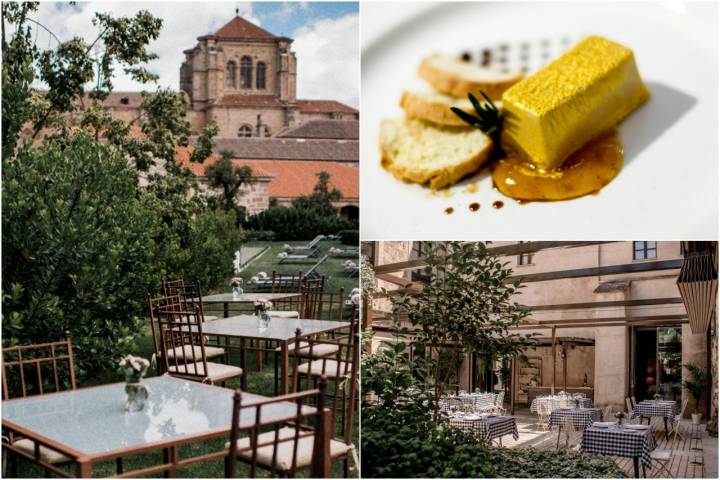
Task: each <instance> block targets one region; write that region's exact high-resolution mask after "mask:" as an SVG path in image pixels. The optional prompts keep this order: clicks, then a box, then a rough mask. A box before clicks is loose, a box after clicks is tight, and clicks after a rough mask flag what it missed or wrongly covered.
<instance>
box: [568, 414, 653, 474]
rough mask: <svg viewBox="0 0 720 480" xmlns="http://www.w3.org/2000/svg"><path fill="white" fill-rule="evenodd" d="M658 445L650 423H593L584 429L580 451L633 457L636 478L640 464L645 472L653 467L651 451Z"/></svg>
mask: <svg viewBox="0 0 720 480" xmlns="http://www.w3.org/2000/svg"><path fill="white" fill-rule="evenodd" d="M656 447H657V443H656V441H655V434H654V433H653V431H652V429H651V428H650V427H649V426H648V425H632V424H627V423H626V424H623V425H622V426H618V425H615V424H612V423H611V422H607V423H604V424H598V423H596V424H593V425H591V426H589V427H588V428H586V429H585V430H584V431H583V435H582V441H581V442H580V451H581V452H583V453H597V454H601V455H610V456H617V457H627V458H632V459H633V467H634V473H635V478H639V476H640V472H639V464H642V467H643V474H644V473H645V469H646V468H651V462H652V459H651V456H650V452H651V451H653V450H654V449H655V448H656Z"/></svg>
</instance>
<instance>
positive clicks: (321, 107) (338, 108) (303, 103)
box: [297, 100, 358, 113]
mask: <svg viewBox="0 0 720 480" xmlns="http://www.w3.org/2000/svg"><path fill="white" fill-rule="evenodd" d="M297 106H298V107H299V108H300V111H301V112H304V113H358V111H357V110H356V109H354V108H352V107H350V106H348V105H345V104H344V103H340V102H337V101H335V100H298V101H297Z"/></svg>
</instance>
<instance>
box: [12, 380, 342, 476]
mask: <svg viewBox="0 0 720 480" xmlns="http://www.w3.org/2000/svg"><path fill="white" fill-rule="evenodd" d="M143 383H144V384H145V385H146V387H147V388H148V391H149V396H148V399H147V400H146V402H145V405H144V408H143V409H142V410H140V411H133V412H129V411H126V410H125V399H126V393H125V383H113V384H107V385H99V386H93V387H88V388H80V389H75V390H65V391H61V392H57V393H49V394H45V395H36V396H30V397H24V398H17V399H11V400H4V401H3V402H2V427H3V430H4V432H6V433H5V435H8V436H9V437H10V438H14V439H29V440H30V441H32V442H33V443H34V445H36V448H35V452H34V454H30V453H28V451H27V450H23V449H20V448H18V447H15V446H13V443H12V442H13V441H15V440H11V441H10V443H5V442H4V444H3V447H4V448H6V449H9V450H10V451H11V452H12V454H14V455H18V456H20V457H22V458H25V459H26V460H28V461H30V462H33V463H36V464H38V465H40V466H42V467H43V468H45V470H46V472H52V473H54V474H56V475H59V476H63V477H70V478H72V477H91V476H92V474H93V466H94V465H96V464H98V463H101V462H106V461H111V460H118V459H122V458H123V457H127V456H130V455H136V454H140V453H144V452H150V451H162V452H163V463H162V464H159V465H152V466H147V467H144V468H141V469H139V470H135V471H133V472H122V471H121V470H122V469H121V467H120V466H121V465H122V463H121V462H120V461H118V470H120V471H119V472H118V473H121V474H122V475H123V476H126V477H127V476H135V477H137V476H141V475H152V474H160V473H164V474H165V475H166V476H173V475H174V473H175V470H176V469H177V468H178V467H181V466H186V465H189V464H192V463H199V462H204V461H209V460H214V459H220V458H224V457H226V456H227V453H228V452H227V449H225V448H223V450H222V451H219V452H216V453H214V454H207V455H202V456H199V457H190V458H183V459H181V458H179V452H178V450H179V447H180V446H181V445H186V444H189V443H194V442H200V441H204V440H208V439H213V438H221V437H227V438H228V439H229V438H230V437H229V435H230V430H231V424H232V408H233V394H234V391H233V390H230V389H226V388H222V387H219V386H214V385H208V384H204V383H199V382H193V381H189V380H183V379H179V378H175V377H171V376H168V375H163V376H159V377H152V378H147V379H145V380H143ZM268 398H269V397H265V396H262V395H256V394H252V393H247V392H243V393H242V397H241V402H242V403H241V404H242V405H247V404H253V403H256V402H260V401H264V400H267V399H268ZM301 408H302V409H303V410H302V411H303V413H312V412H315V408H314V407H310V406H302V407H301ZM297 409H298V405H297V403H295V402H292V401H287V402H283V401H280V402H273V403H270V404H267V405H266V406H264V407H263V408H262V409H260V413H259V415H260V418H259V420H260V421H261V422H263V423H266V422H273V421H282V419H284V418H288V417H292V416H294V415H295V414H296V413H297ZM256 410H257V409H253V408H245V409H241V411H240V427H241V428H248V427H249V426H252V425H254V424H256V423H257V421H258V418H257V417H256V415H258V414H257V411H256ZM328 447H329V444H328ZM46 449H48V450H49V451H52V452H54V453H59V454H61V455H62V456H64V457H66V458H65V462H63V463H66V464H71V465H74V471H73V472H68V471H67V470H65V469H62V468H59V467H58V466H57V465H54V464H49V463H48V462H47V461H45V460H43V458H42V455H41V452H46V451H48V450H46Z"/></svg>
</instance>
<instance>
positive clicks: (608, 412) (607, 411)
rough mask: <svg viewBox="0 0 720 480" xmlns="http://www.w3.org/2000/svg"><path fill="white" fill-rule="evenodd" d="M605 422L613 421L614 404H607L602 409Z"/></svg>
mask: <svg viewBox="0 0 720 480" xmlns="http://www.w3.org/2000/svg"><path fill="white" fill-rule="evenodd" d="M602 413H603V422H612V405H605V408H603V410H602Z"/></svg>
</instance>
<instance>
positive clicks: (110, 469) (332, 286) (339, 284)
mask: <svg viewBox="0 0 720 480" xmlns="http://www.w3.org/2000/svg"><path fill="white" fill-rule="evenodd" d="M285 243H290V244H293V242H271V243H270V245H271V249H270V250H269V251H267V252H265V253H264V254H263V255H262V257H261V258H259V259H257V260H255V261H254V262H253V263H252V264H251V265H250V266H249V268H247V269H246V270H245V271H243V272H242V273H241V274H240V276H242V277H243V278H245V279H249V278H250V277H251V276H252V275H255V274H256V273H257V272H259V271H265V272H267V273H268V275H270V274H272V271H273V270H275V271H279V272H293V271H295V272H297V271H300V270H302V271H307V269H309V268H310V267H311V265H281V264H278V263H277V262H278V260H279V259H278V258H277V254H278V253H279V252H281V251H282V247H283V245H284V244H285ZM294 243H296V244H297V243H300V244H302V243H305V242H294ZM331 246H335V247H337V248H343V247H344V246H343V245H342V244H341V243H340V242H322V243H321V249H322V251H323V252H326V251H327V250H328V249H329V248H330V247H331ZM345 260H346V259H335V258H328V259H327V260H326V261H325V263H323V264H322V265H321V266H320V267H319V268H318V272H319V273H320V274H322V275H325V276H326V278H327V282H328V283H327V286H326V291H337V290H338V289H340V288H344V289H345V296H347V294H348V293H349V292H350V290H352V289H353V288H355V287H357V286H358V277H347V276H346V275H345V272H344V271H343V268H342V264H343V263H344V262H345ZM353 261H355V260H353ZM356 263H357V262H356ZM244 287H245V289H246V290H247V291H252V288H251V286H249V285H245V286H244ZM221 290H223V291H230V290H231V288H230V286H229V279H228V285H227V286H226V287H225V288H223V289H221ZM206 313H207V314H218V313H220V312H218V311H217V310H215V311H214V310H212V309H207V310H206ZM220 315H222V314H221V313H220ZM144 333H145V334H144V336H143V337H141V338H140V339H139V341H138V343H137V351H136V352H135V353H136V354H137V355H140V356H142V357H144V358H151V357H152V354H153V347H152V336H151V334H150V328H149V325H148V326H147V328H146V331H145V332H144ZM248 361H249V365H248V368H247V370H248V371H247V391H249V392H253V393H258V394H262V395H268V396H272V395H274V366H273V365H274V364H273V359H272V358H268V357H267V354H266V359H265V362H264V365H263V369H262V370H261V371H259V372H258V371H256V370H257V368H256V364H255V356H254V355H253V354H248ZM239 362H240V359H239V354H238V353H237V352H233V353H231V355H230V363H231V364H233V365H239V364H240V363H239ZM154 374H155V373H151V374H150V375H154ZM122 380H123V378H122V376H121V375H120V373H119V372H105V373H99V374H97V375H94V376H93V378H91V379H89V380H86V381H83V382H81V384H80V385H78V387H87V386H91V385H100V384H105V383H112V382H120V381H122ZM239 386H240V383H239V380H236V381H229V382H227V384H226V387H227V388H233V389H234V388H238V387H239ZM354 424H355V427H354V428H353V443H354V444H355V445H358V427H357V424H358V416H357V413H356V415H355V421H354ZM337 427H338V428H337V431H338V432H339V431H340V429H339V427H340V425H339V424H338V425H337ZM226 441H227V439H219V440H214V441H206V442H202V443H195V444H192V445H187V446H184V447H182V448H180V451H179V455H180V458H187V457H190V456H198V455H202V454H205V453H211V452H215V451H218V450H220V449H222V448H223V446H224V444H225V442H226ZM161 463H162V453H160V452H157V453H152V454H143V455H138V456H135V457H128V458H126V459H125V460H124V465H125V470H126V471H129V470H134V469H136V468H142V467H145V466H150V465H157V464H161ZM350 465H351V468H353V469H352V470H351V471H350V475H351V476H353V477H357V476H358V472H357V470H355V469H354V464H353V462H352V461H351V462H350ZM245 468H246V467H245V466H244V465H243V464H242V463H239V462H238V472H239V473H238V475H239V476H243V475H245V476H247V475H249V470H246V469H245ZM93 472H94V474H95V476H97V477H102V476H105V477H106V476H110V475H114V473H115V463H114V462H107V463H104V464H99V465H96V466H95V467H94V468H93ZM245 472H247V473H245ZM266 473H268V472H264V471H260V472H259V473H258V475H260V476H267V475H266ZM18 474H19V476H20V477H43V476H44V472H43V471H42V470H41V469H40V468H37V467H35V466H34V465H30V464H28V463H27V462H24V461H22V460H19V461H18ZM224 474H225V471H224V464H223V462H222V461H214V462H205V463H200V464H195V465H191V466H188V467H185V468H182V469H179V470H178V471H177V473H176V476H177V477H180V478H223V477H224ZM333 475H334V476H335V477H342V476H343V471H342V463H341V462H335V463H334V464H333ZM299 476H307V472H300V473H299Z"/></svg>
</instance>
